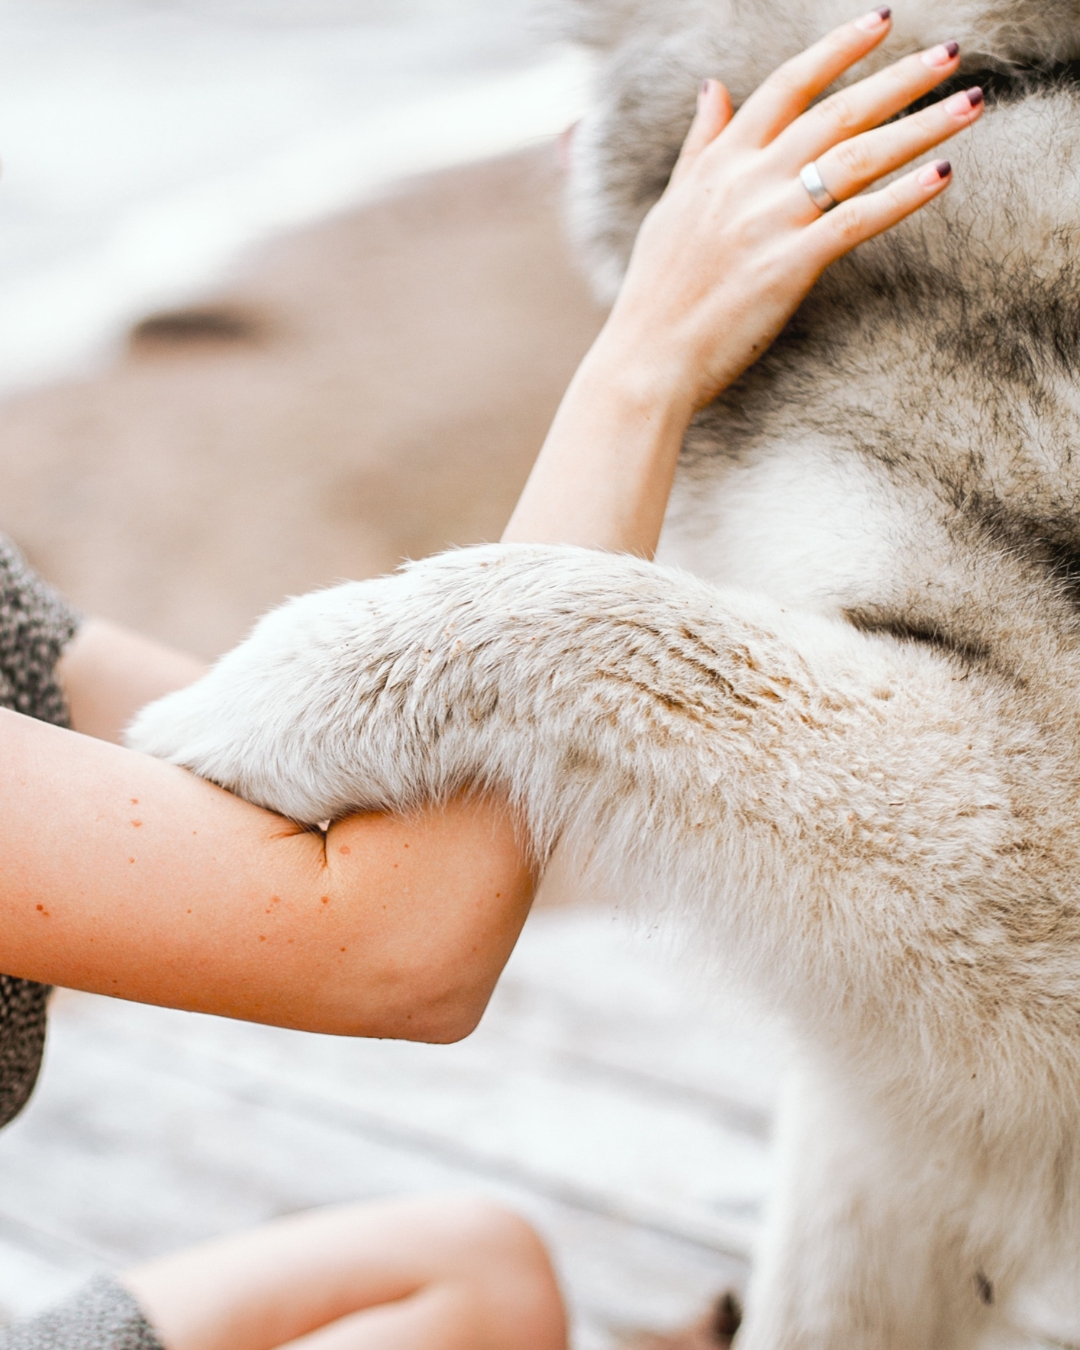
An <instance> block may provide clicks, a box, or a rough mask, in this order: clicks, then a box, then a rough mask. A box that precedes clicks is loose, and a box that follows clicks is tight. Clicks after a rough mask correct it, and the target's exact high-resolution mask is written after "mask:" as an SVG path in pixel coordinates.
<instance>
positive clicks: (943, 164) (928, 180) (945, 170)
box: [915, 159, 952, 188]
mask: <svg viewBox="0 0 1080 1350" xmlns="http://www.w3.org/2000/svg"><path fill="white" fill-rule="evenodd" d="M951 173H952V165H951V164H950V163H949V161H948V160H947V159H939V160H938V162H937V163H936V164H928V165H927V166H926V168H925V169H923V171H922V173H920V174H919V176H918V178H917V179H916V180H915V181H916V182H917V183H918V184H919V186H920V187H924V188H928V187H937V185H938V184H939V183H940V182H941V180H942V179H943V178H948V176H949V174H951Z"/></svg>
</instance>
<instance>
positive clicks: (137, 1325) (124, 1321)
mask: <svg viewBox="0 0 1080 1350" xmlns="http://www.w3.org/2000/svg"><path fill="white" fill-rule="evenodd" d="M0 1350H164V1347H163V1346H162V1344H161V1341H160V1340H158V1337H157V1335H156V1333H155V1331H154V1329H153V1327H152V1326H151V1325H150V1323H149V1322H148V1321H147V1320H146V1318H145V1317H144V1316H143V1314H142V1311H141V1309H140V1308H139V1305H138V1304H137V1303H136V1302H135V1300H134V1299H133V1298H132V1297H131V1295H130V1294H129V1293H128V1291H127V1290H126V1289H123V1288H121V1286H120V1285H118V1284H117V1283H116V1282H115V1280H110V1279H108V1278H106V1277H104V1276H99V1277H98V1278H97V1279H96V1280H91V1282H90V1283H89V1284H88V1285H86V1286H85V1287H84V1288H82V1289H81V1290H80V1291H79V1292H78V1293H77V1294H75V1295H74V1296H73V1297H71V1298H69V1299H66V1300H65V1301H64V1302H63V1303H58V1304H57V1305H56V1307H55V1308H50V1309H49V1310H48V1311H47V1312H43V1313H40V1314H39V1315H38V1316H37V1317H32V1318H30V1319H29V1320H28V1321H25V1322H15V1323H13V1324H12V1325H11V1326H8V1327H4V1328H3V1329H2V1330H0Z"/></svg>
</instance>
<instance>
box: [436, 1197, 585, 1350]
mask: <svg viewBox="0 0 1080 1350" xmlns="http://www.w3.org/2000/svg"><path fill="white" fill-rule="evenodd" d="M426 1204H427V1205H429V1206H430V1219H431V1222H432V1223H433V1224H435V1225H437V1226H438V1228H439V1229H440V1231H441V1232H442V1234H443V1236H444V1238H445V1242H446V1252H447V1255H448V1258H449V1260H450V1264H451V1265H452V1269H449V1270H447V1278H448V1279H450V1280H453V1281H454V1282H461V1283H462V1284H465V1285H467V1286H468V1287H469V1289H470V1291H471V1295H472V1297H473V1298H474V1299H475V1300H476V1302H477V1306H478V1307H479V1308H480V1309H482V1310H483V1313H484V1318H485V1320H486V1321H487V1322H488V1324H489V1325H490V1328H491V1331H492V1333H493V1334H492V1343H493V1344H495V1345H504V1344H505V1345H508V1346H510V1345H512V1346H515V1347H516V1346H519V1345H520V1346H521V1347H522V1348H523V1350H524V1348H525V1347H528V1350H564V1347H565V1345H566V1312H565V1308H564V1305H563V1300H562V1294H561V1292H560V1290H559V1282H558V1277H557V1276H556V1274H555V1270H554V1267H553V1266H552V1262H551V1257H550V1255H549V1254H548V1250H547V1247H546V1246H545V1245H544V1242H543V1239H542V1238H541V1237H540V1235H539V1234H538V1233H537V1231H536V1230H535V1229H534V1228H533V1226H532V1225H531V1224H530V1223H529V1222H528V1221H527V1220H526V1219H524V1218H522V1216H521V1215H520V1214H516V1213H515V1212H514V1211H513V1210H510V1209H506V1208H504V1207H503V1206H502V1205H498V1204H496V1203H494V1202H493V1201H489V1200H484V1199H479V1198H475V1197H458V1196H449V1197H446V1198H443V1199H438V1200H431V1201H427V1202H426Z"/></svg>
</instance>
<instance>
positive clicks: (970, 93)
mask: <svg viewBox="0 0 1080 1350" xmlns="http://www.w3.org/2000/svg"><path fill="white" fill-rule="evenodd" d="M983 107H984V104H983V92H982V90H981V89H979V88H974V89H968V90H966V91H965V92H963V93H959V94H952V95H951V96H950V97H949V98H946V99H942V100H941V102H940V103H935V104H934V105H933V107H930V108H925V109H924V110H923V111H922V112H920V113H916V114H915V115H913V116H911V117H905V118H902V119H901V120H900V121H899V122H893V123H890V125H888V126H885V127H879V128H878V129H877V130H875V131H868V132H864V133H863V135H861V136H854V137H852V139H851V140H848V141H841V142H840V144H839V145H836V146H834V147H833V149H831V150H829V151H827V152H826V153H825V154H824V155H821V156H820V157H819V158H818V160H817V170H818V174H819V175H820V177H821V181H822V182H823V183H824V185H825V188H826V190H827V191H828V192H829V194H830V196H832V197H833V198H835V200H836V201H839V202H842V201H846V200H847V199H848V198H850V197H854V196H855V195H856V194H857V193H860V192H862V191H863V189H864V188H867V187H869V186H870V185H871V184H872V183H875V182H877V180H878V179H879V178H884V177H885V176H886V175H888V174H890V173H894V172H895V171H896V170H897V169H901V168H903V166H904V165H905V164H910V162H911V161H912V160H913V159H917V158H918V156H919V155H923V154H925V153H926V152H927V150H932V149H933V148H934V146H936V145H940V144H941V143H942V141H947V140H948V139H949V138H950V137H951V136H955V135H956V134H957V132H959V131H963V130H964V128H965V127H969V126H971V124H972V123H973V122H975V121H977V120H978V118H979V117H980V116H981V115H982V111H983ZM811 209H812V208H811Z"/></svg>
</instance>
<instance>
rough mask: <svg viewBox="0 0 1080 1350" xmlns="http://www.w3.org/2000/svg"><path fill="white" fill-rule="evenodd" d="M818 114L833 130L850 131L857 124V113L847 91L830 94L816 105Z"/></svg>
mask: <svg viewBox="0 0 1080 1350" xmlns="http://www.w3.org/2000/svg"><path fill="white" fill-rule="evenodd" d="M818 116H819V117H820V118H821V120H822V121H823V122H825V124H826V125H827V126H829V127H831V128H832V129H833V130H834V131H850V130H851V129H852V128H854V127H857V126H858V125H859V113H858V109H857V108H856V106H855V104H854V102H853V101H852V99H851V97H850V95H849V94H847V93H839V94H831V95H830V96H829V97H828V98H827V99H826V100H825V102H824V103H822V104H821V105H820V106H819V107H818Z"/></svg>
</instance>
